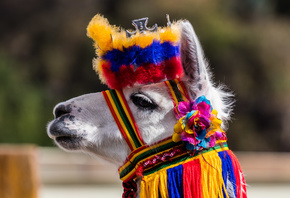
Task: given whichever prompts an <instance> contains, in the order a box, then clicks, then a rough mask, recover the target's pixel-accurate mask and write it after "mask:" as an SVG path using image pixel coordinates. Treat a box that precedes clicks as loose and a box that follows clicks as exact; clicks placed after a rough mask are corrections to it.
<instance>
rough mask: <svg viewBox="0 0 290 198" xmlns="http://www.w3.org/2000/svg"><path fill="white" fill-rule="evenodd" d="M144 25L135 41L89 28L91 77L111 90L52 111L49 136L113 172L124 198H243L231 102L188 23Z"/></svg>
mask: <svg viewBox="0 0 290 198" xmlns="http://www.w3.org/2000/svg"><path fill="white" fill-rule="evenodd" d="M147 20H148V18H142V19H139V20H133V25H134V26H135V27H136V30H135V32H131V31H128V30H127V31H124V30H122V29H120V28H118V27H115V26H111V25H110V24H109V22H108V21H107V19H105V18H104V17H103V16H101V15H96V16H95V17H94V18H93V19H92V20H91V22H90V23H89V25H88V28H87V32H88V36H89V37H91V38H92V39H93V40H94V42H95V43H94V45H95V48H96V53H97V55H98V57H97V58H96V59H94V60H93V65H94V69H95V70H96V71H97V73H98V74H99V76H100V78H101V80H102V81H103V82H104V83H106V84H107V85H108V86H109V87H110V88H111V90H107V91H104V92H98V93H90V94H86V95H82V96H79V97H76V98H72V99H70V100H68V101H65V102H61V103H59V104H57V105H56V106H55V108H54V110H53V113H54V116H55V120H53V121H52V122H50V123H49V125H48V127H47V128H48V129H47V131H48V132H47V133H48V136H49V137H50V138H51V139H53V140H54V141H55V143H56V144H57V145H58V146H59V147H60V148H62V149H64V150H66V151H84V152H87V153H90V154H93V155H95V156H99V157H101V158H104V159H105V160H107V161H110V162H112V163H114V164H115V165H116V166H117V167H119V173H120V178H121V180H122V181H123V187H124V193H123V197H142V198H144V197H154V198H157V197H162V198H165V197H186V198H190V197H198V198H205V197H206V198H214V197H216V198H217V197H219V198H222V197H228V198H245V197H246V196H247V195H246V188H245V182H244V177H243V174H242V171H241V169H240V165H239V163H238V161H237V159H236V157H235V156H234V154H233V153H232V152H231V151H230V150H229V149H228V147H227V144H226V140H227V138H226V135H225V132H224V130H225V129H226V123H227V121H228V120H229V119H230V115H231V112H232V108H231V106H232V102H231V99H230V98H231V96H232V94H231V93H229V92H226V91H224V90H223V86H216V85H214V84H213V82H212V80H211V77H212V75H211V73H210V71H209V67H208V63H207V61H206V59H205V58H204V54H203V50H202V47H201V44H200V42H199V40H198V38H197V35H196V34H195V32H194V29H193V27H192V25H191V24H190V22H188V21H187V20H180V21H177V22H174V23H171V22H170V20H169V17H168V18H167V20H168V23H167V27H163V28H160V27H157V25H155V26H154V28H152V29H149V28H147V27H146V25H147V22H148V21H147Z"/></svg>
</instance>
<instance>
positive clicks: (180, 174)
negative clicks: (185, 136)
mask: <svg viewBox="0 0 290 198" xmlns="http://www.w3.org/2000/svg"><path fill="white" fill-rule="evenodd" d="M164 83H165V84H166V86H167V88H168V92H169V93H170V95H171V97H172V100H173V103H174V105H175V107H177V105H178V103H179V102H181V101H186V100H187V99H188V94H187V91H186V88H185V86H184V84H183V83H182V82H180V81H179V80H178V79H174V80H169V81H165V82H164ZM102 93H103V95H104V98H105V100H106V102H107V105H108V107H109V109H110V111H111V113H112V115H113V117H114V119H115V122H116V123H117V125H118V127H119V130H120V132H121V134H122V135H123V137H124V139H125V140H126V142H127V144H128V146H129V148H130V149H131V153H130V155H129V156H128V157H127V160H126V161H125V162H124V163H123V165H122V166H121V167H120V168H119V174H120V179H121V180H122V181H123V188H124V193H123V198H133V197H135V196H136V191H137V185H136V183H135V180H136V179H137V178H142V182H141V189H140V197H141V198H145V197H156V198H157V197H162V198H165V197H188V198H190V197H197V198H204V197H207V198H209V197H212V196H213V195H218V197H220V198H228V197H229V196H228V195H227V193H226V188H227V181H228V180H230V181H231V183H233V184H235V185H234V193H235V195H236V196H237V197H242V198H245V197H246V194H245V193H243V190H244V191H245V190H246V189H245V185H244V184H243V183H241V181H244V178H243V177H242V175H241V168H240V165H239V163H238V161H237V159H236V157H235V156H234V154H233V153H232V152H231V151H230V150H229V149H228V146H227V143H226V137H225V138H222V139H219V140H218V141H216V144H215V146H214V147H211V148H210V149H206V150H203V151H201V152H189V151H188V150H187V149H186V148H185V146H184V144H183V143H182V141H180V142H174V141H172V137H168V138H165V139H164V140H161V141H160V142H157V143H155V144H153V145H146V144H145V143H144V141H143V139H142V137H141V135H140V133H139V130H138V127H137V125H136V122H135V120H134V117H133V115H132V113H131V111H130V108H129V106H128V104H127V102H126V100H125V97H124V94H123V92H122V90H107V91H103V92H102ZM212 171H213V172H212ZM202 172H206V174H204V175H203V176H202V174H203V173H202ZM215 172H220V173H222V174H220V173H218V174H217V173H215ZM186 175H187V176H186ZM182 178H183V179H182ZM184 178H188V185H187V186H188V187H186V185H185V184H184V185H185V187H182V186H181V184H180V183H183V182H184V181H183V180H184ZM180 179H181V180H180ZM241 186H242V187H241ZM204 189H206V190H204ZM209 189H213V190H209ZM207 190H208V191H207ZM184 191H187V192H186V193H185V192H184ZM176 195H178V196H176ZM213 197H214V196H213Z"/></svg>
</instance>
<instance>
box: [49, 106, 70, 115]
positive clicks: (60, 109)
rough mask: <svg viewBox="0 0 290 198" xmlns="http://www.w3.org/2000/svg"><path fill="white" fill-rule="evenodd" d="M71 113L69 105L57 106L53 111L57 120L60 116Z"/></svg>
mask: <svg viewBox="0 0 290 198" xmlns="http://www.w3.org/2000/svg"><path fill="white" fill-rule="evenodd" d="M70 112H71V107H70V105H68V106H65V105H59V106H57V107H56V108H55V109H54V113H53V114H54V117H55V118H59V117H60V116H62V115H65V114H68V113H70Z"/></svg>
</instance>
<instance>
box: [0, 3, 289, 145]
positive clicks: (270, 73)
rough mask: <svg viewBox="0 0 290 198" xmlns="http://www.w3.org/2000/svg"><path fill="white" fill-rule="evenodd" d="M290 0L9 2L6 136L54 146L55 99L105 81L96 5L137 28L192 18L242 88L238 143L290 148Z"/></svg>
mask: <svg viewBox="0 0 290 198" xmlns="http://www.w3.org/2000/svg"><path fill="white" fill-rule="evenodd" d="M289 2H290V1H287V0H278V1H277V0H245V1H238V0H232V1H230V0H216V1H212V0H179V1H174V0H156V1H153V0H147V1H140V0H124V1H117V0H107V1H105V0H84V1H65V0H49V1H48V0H45V1H37V0H28V1H25V2H23V1H20V0H14V1H1V2H0V24H1V29H0V42H1V45H0V142H2V143H3V142H6V143H36V144H39V145H42V146H48V145H52V141H51V140H50V139H49V138H48V137H47V135H46V132H45V126H46V124H47V122H48V121H49V120H51V119H53V116H52V113H51V112H52V109H53V106H54V105H55V104H56V103H58V102H60V101H63V100H67V99H69V98H72V97H74V96H78V95H81V94H85V93H89V92H96V91H101V90H104V89H106V86H104V85H101V84H100V82H99V80H98V77H97V76H96V75H95V73H94V71H93V70H92V64H91V60H92V58H93V57H94V56H95V55H94V49H93V47H92V41H91V40H90V39H88V38H87V37H86V26H87V24H88V22H89V21H90V19H91V18H92V17H93V16H94V15H95V14H96V13H102V14H104V15H105V17H107V18H108V19H109V21H110V23H111V24H116V25H120V26H122V27H124V28H132V26H131V20H133V19H136V18H141V17H144V16H148V17H149V18H150V20H149V24H148V26H150V25H152V24H154V23H157V24H158V25H163V24H164V25H165V24H166V19H165V14H167V13H168V14H170V18H171V19H172V20H178V19H181V18H184V19H188V20H189V21H190V22H191V23H192V24H193V26H194V28H195V30H196V32H197V35H198V36H199V38H200V41H201V44H202V45H203V47H204V51H205V55H206V57H207V58H208V60H209V63H210V66H211V68H212V72H213V74H214V76H215V79H214V80H215V82H217V83H219V82H221V83H223V84H226V85H227V86H228V87H229V89H230V90H233V91H234V93H235V95H236V96H235V99H236V103H235V104H236V106H235V111H234V112H235V114H234V115H233V122H232V123H230V128H229V131H228V137H229V139H230V141H229V143H230V146H231V148H232V149H234V150H264V151H265V150H266V151H290V144H289V143H288V142H290V128H289V127H288V122H289V120H290V102H289V99H288V98H289V96H290V92H289V85H290V82H289V81H290V80H289V79H290V78H289V77H288V74H289V72H290V67H289V66H290V56H289V55H288V53H289V52H290V37H289V35H290V26H289V22H290V3H289Z"/></svg>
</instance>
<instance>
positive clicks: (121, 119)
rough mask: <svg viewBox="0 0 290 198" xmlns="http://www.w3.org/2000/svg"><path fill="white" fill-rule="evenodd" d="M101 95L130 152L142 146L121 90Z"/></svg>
mask: <svg viewBox="0 0 290 198" xmlns="http://www.w3.org/2000/svg"><path fill="white" fill-rule="evenodd" d="M102 93H103V96H104V98H105V100H106V102H107V105H108V107H109V109H110V111H111V113H112V115H113V117H114V119H115V122H116V124H117V125H118V128H119V130H120V131H121V133H122V135H123V137H124V139H125V140H126V142H127V144H128V146H129V147H130V149H131V151H134V150H135V149H137V148H139V147H141V146H143V145H144V142H143V139H142V137H141V136H140V133H139V130H138V128H137V125H136V122H135V120H134V117H133V115H132V113H131V111H130V108H129V106H128V104H127V101H126V99H125V97H124V94H123V92H122V90H116V89H114V90H106V91H103V92H102Z"/></svg>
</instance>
